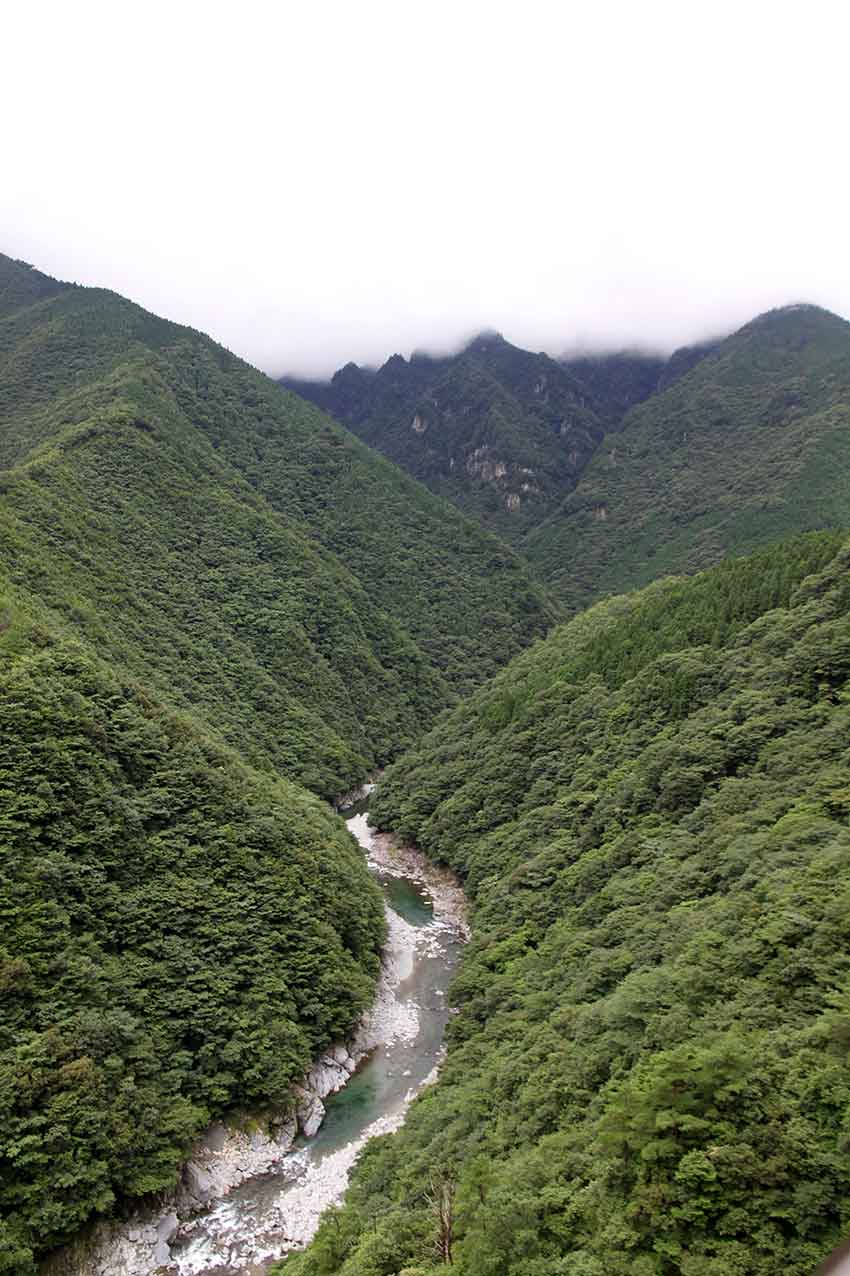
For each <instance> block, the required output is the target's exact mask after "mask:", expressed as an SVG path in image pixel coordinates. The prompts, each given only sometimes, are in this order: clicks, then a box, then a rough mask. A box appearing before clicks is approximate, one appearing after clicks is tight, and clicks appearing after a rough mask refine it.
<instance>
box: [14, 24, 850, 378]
mask: <svg viewBox="0 0 850 1276" xmlns="http://www.w3.org/2000/svg"><path fill="white" fill-rule="evenodd" d="M847 35H848V31H847V23H846V20H845V17H844V13H843V6H841V5H839V4H833V3H817V2H815V3H810V4H808V5H807V6H799V5H790V4H783V3H761V2H752V0H751V2H750V3H743V4H742V3H740V0H738V3H736V4H731V3H723V2H718V3H715V4H714V5H711V6H708V7H706V6H697V5H687V4H681V3H676V4H672V3H671V4H668V3H657V2H656V3H652V2H651V0H650V2H648V3H645V4H642V5H637V4H632V3H612V2H611V0H608V3H595V4H593V5H590V4H577V3H570V2H568V0H563V2H562V3H542V2H540V0H526V2H525V3H523V4H521V5H517V4H516V3H513V4H510V5H508V4H505V3H487V4H484V3H477V2H469V0H467V2H466V3H464V2H463V0H455V3H445V2H444V0H432V3H430V4H429V5H420V4H413V3H410V2H408V0H395V2H394V3H384V2H383V0H381V2H371V3H370V2H369V0H362V2H361V3H360V4H357V5H354V4H350V3H345V4H342V3H328V2H327V0H326V2H325V3H324V4H322V5H312V6H306V5H301V4H295V3H292V2H291V0H289V2H284V3H280V4H276V5H270V4H268V5H267V4H259V3H256V2H255V0H243V3H242V4H239V5H234V4H228V5H223V4H222V5H215V4H208V3H204V4H200V3H195V2H194V0H183V2H182V3H180V4H174V3H173V0H172V3H169V4H164V3H161V2H159V0H155V2H153V3H149V4H147V5H145V6H130V5H120V4H118V5H116V4H114V3H110V4H105V3H92V2H88V3H87V2H86V0H83V2H82V3H78V4H77V5H73V6H70V5H66V4H58V3H57V4H46V5H45V4H42V5H40V6H23V5H15V6H9V9H8V10H7V12H6V14H5V31H4V45H5V46H6V47H5V56H4V76H3V82H2V87H0V95H2V97H3V99H4V101H3V102H2V106H3V118H4V122H5V125H6V127H5V129H4V165H3V182H2V188H1V189H0V248H2V250H3V251H6V252H8V253H11V254H12V255H15V256H22V257H25V258H26V259H27V260H31V261H33V262H35V264H37V265H39V266H40V267H41V268H43V269H46V270H48V271H49V272H51V273H54V274H57V275H59V276H61V277H64V278H73V279H76V280H78V281H80V282H84V283H93V284H94V283H98V284H103V285H105V286H108V287H112V288H115V289H116V290H118V291H120V292H122V293H124V294H126V295H128V296H131V297H133V298H134V299H135V300H137V301H140V302H141V303H142V304H144V305H146V306H148V307H149V308H150V309H153V310H155V311H157V312H159V313H162V314H166V315H168V316H170V317H172V318H175V319H178V320H181V321H183V322H186V323H191V324H193V325H194V326H196V327H199V328H202V329H204V330H206V331H208V332H210V333H212V334H213V335H214V336H216V337H217V338H218V339H219V340H221V341H223V342H224V343H225V344H226V345H228V346H230V347H231V348H232V349H234V350H236V351H238V352H239V353H240V354H244V355H245V356H246V357H247V358H249V359H251V360H252V361H253V362H255V363H258V364H259V365H260V366H262V367H264V368H266V369H268V370H269V371H272V372H277V371H282V370H284V369H290V370H298V371H303V372H329V371H331V370H332V369H333V368H334V367H336V366H337V365H338V364H339V363H341V362H343V361H345V360H347V359H349V358H354V359H357V360H360V361H369V360H372V361H374V360H379V359H382V358H384V357H386V355H387V354H389V353H391V352H392V351H393V350H401V351H404V352H406V351H408V350H409V349H410V348H412V347H414V346H423V345H424V346H427V345H441V344H442V345H446V344H450V343H452V342H453V341H456V340H458V339H459V338H461V337H462V336H463V335H465V334H467V333H469V332H471V331H473V330H475V329H477V328H480V327H482V326H492V327H497V328H499V329H501V330H502V331H503V332H504V333H505V335H506V336H508V337H509V338H510V339H512V340H515V341H517V342H518V343H520V344H526V345H531V346H534V347H539V348H547V349H551V350H554V351H558V350H560V349H563V348H564V347H566V346H568V345H570V344H573V343H574V342H576V341H581V342H584V343H590V344H598V343H601V344H605V345H612V344H613V345H617V344H623V343H625V344H629V343H634V342H641V343H643V344H649V345H661V346H668V347H669V346H672V345H675V344H679V343H681V342H683V341H687V340H691V339H693V338H695V337H697V336H700V335H703V334H705V333H707V332H713V331H716V330H718V329H728V328H730V327H732V326H734V325H735V324H737V323H739V322H743V321H744V320H746V319H747V318H749V317H750V316H751V315H752V314H754V313H755V312H757V311H759V310H761V309H764V308H766V307H767V306H770V305H774V304H781V303H783V302H785V301H791V300H796V299H800V298H804V299H807V300H813V301H817V302H819V303H821V304H823V305H826V306H829V307H831V308H832V309H835V310H838V311H839V312H841V313H844V314H850V253H848V251H847V248H846V221H847V203H848V201H847V196H848V176H847V165H846V138H845V134H846V117H847V109H846V100H845V99H846V94H845V89H844V86H845V83H846V72H845V67H844V65H843V63H844V60H845V55H844V50H845V49H846V37H847Z"/></svg>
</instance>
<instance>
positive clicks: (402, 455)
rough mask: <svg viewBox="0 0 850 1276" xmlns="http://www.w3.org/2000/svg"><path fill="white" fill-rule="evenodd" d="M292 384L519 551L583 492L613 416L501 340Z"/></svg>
mask: <svg viewBox="0 0 850 1276" xmlns="http://www.w3.org/2000/svg"><path fill="white" fill-rule="evenodd" d="M626 362H628V360H626ZM656 377H657V374H656ZM283 383H284V384H285V385H288V386H290V387H291V388H292V389H293V390H295V391H297V393H299V394H302V395H304V396H305V397H306V398H309V399H311V400H313V401H314V402H315V403H317V404H318V405H319V406H320V407H322V408H324V409H326V410H327V411H329V412H331V413H333V415H334V416H336V417H337V418H338V419H339V420H340V421H342V422H343V423H344V424H345V425H347V426H348V428H349V429H351V430H353V431H354V432H355V433H356V434H357V435H359V437H360V438H361V439H363V440H364V441H365V442H366V443H368V444H369V445H370V446H371V447H374V448H377V449H378V450H379V451H380V452H383V453H384V454H385V455H386V456H388V457H390V458H391V460H393V461H395V462H396V464H398V465H400V466H402V467H403V468H404V469H406V470H407V471H408V472H409V473H410V474H412V475H413V476H414V477H415V478H417V479H419V480H420V481H421V482H423V483H425V484H427V486H428V487H430V488H431V490H432V491H434V492H437V493H438V494H439V495H440V496H443V497H445V498H446V499H447V500H449V501H451V502H452V503H453V504H454V505H456V506H457V507H458V508H459V509H461V510H463V511H464V513H466V514H469V515H472V516H473V517H474V518H476V519H477V520H478V521H480V522H481V523H482V524H483V525H484V526H485V527H488V528H490V529H491V530H493V531H495V532H496V533H497V534H498V535H499V536H503V537H505V539H506V540H508V541H510V542H511V544H513V545H519V544H520V542H521V539H522V537H523V535H524V533H525V532H527V531H528V529H529V528H530V527H532V526H534V525H535V524H536V523H538V522H540V520H541V519H543V518H545V517H546V515H547V514H548V513H549V512H550V511H552V510H553V509H555V508H556V507H557V505H558V503H559V501H560V500H561V498H562V497H563V495H564V493H565V492H568V491H569V490H570V489H571V488H572V487H573V486H574V484H575V482H576V479H577V477H578V475H579V474H580V473H581V471H582V469H583V468H584V466H585V465H586V464H587V462H588V460H589V459H590V457H591V455H592V454H593V451H594V449H595V448H596V447H597V446H598V444H599V442H600V441H601V439H602V435H603V432H604V428H605V424H607V419H608V415H609V412H610V411H611V410H612V409H611V405H610V404H609V403H608V402H607V401H606V403H605V405H604V407H603V406H601V405H598V404H597V403H596V400H595V398H594V396H593V395H592V394H591V393H590V392H589V391H588V388H587V384H586V383H585V382H584V381H583V380H581V379H579V378H578V377H577V376H575V375H573V369H572V368H571V367H570V368H567V367H564V366H562V365H561V364H559V363H558V362H556V360H554V359H550V358H549V357H548V355H545V354H531V353H529V352H527V351H525V350H520V349H518V347H516V346H513V345H511V344H510V343H509V342H507V341H505V340H504V338H502V337H501V336H499V335H498V334H497V333H482V334H481V335H480V336H479V337H477V338H476V339H475V340H474V341H472V342H471V343H470V344H469V345H468V346H467V347H466V348H465V349H464V350H462V351H461V352H460V353H459V354H456V355H450V356H447V357H445V358H435V357H431V356H429V355H422V354H414V355H413V356H412V358H411V359H410V361H409V362H408V361H406V360H405V359H403V358H402V357H401V355H393V357H392V358H391V359H389V360H388V361H387V363H385V364H384V366H383V367H382V368H380V369H379V370H378V371H376V372H372V371H369V370H365V369H361V368H358V367H357V366H356V365H355V364H348V365H347V366H346V367H345V368H342V369H340V371H339V372H337V373H336V375H335V376H334V377H333V379H332V380H331V381H330V383H322V382H309V381H298V380H295V379H292V378H285V379H284V382H283Z"/></svg>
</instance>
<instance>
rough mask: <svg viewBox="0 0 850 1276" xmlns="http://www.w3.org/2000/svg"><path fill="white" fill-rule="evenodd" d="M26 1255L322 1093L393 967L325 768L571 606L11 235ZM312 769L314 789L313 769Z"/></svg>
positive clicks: (485, 541) (491, 545) (0, 1073)
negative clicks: (320, 1065) (329, 801)
mask: <svg viewBox="0 0 850 1276" xmlns="http://www.w3.org/2000/svg"><path fill="white" fill-rule="evenodd" d="M0 467H1V468H0V562H2V572H3V575H2V579H0V599H2V601H0V787H2V789H3V796H2V801H0V915H2V918H3V925H2V927H0V989H2V997H0V1271H8V1272H10V1273H15V1274H16V1276H19V1274H21V1273H27V1272H30V1271H32V1269H33V1261H34V1256H36V1257H37V1256H38V1255H39V1254H41V1253H42V1252H43V1251H44V1250H45V1249H46V1248H48V1247H50V1246H52V1245H55V1244H57V1243H60V1242H62V1241H63V1240H65V1239H67V1238H68V1237H69V1236H71V1235H72V1234H73V1233H74V1231H75V1229H77V1228H79V1227H80V1226H81V1225H82V1224H83V1223H84V1222H85V1221H86V1220H87V1219H88V1218H90V1217H91V1216H92V1215H93V1214H103V1213H108V1212H110V1211H111V1210H113V1209H114V1208H115V1207H116V1203H118V1202H120V1201H121V1200H122V1199H123V1198H125V1197H127V1196H136V1195H139V1194H144V1193H148V1192H152V1191H155V1190H157V1189H160V1188H162V1187H164V1186H166V1185H169V1184H171V1183H173V1182H174V1180H175V1177H176V1173H177V1167H178V1164H179V1162H180V1159H181V1157H182V1156H183V1155H185V1152H186V1150H187V1147H188V1145H189V1142H190V1140H191V1139H192V1137H193V1136H195V1135H196V1134H197V1133H198V1132H199V1130H200V1129H201V1128H202V1127H203V1125H204V1124H205V1123H206V1121H207V1120H208V1119H209V1118H210V1117H211V1116H212V1115H218V1114H222V1113H224V1112H226V1111H228V1110H230V1109H232V1108H233V1107H234V1106H237V1105H250V1106H251V1107H256V1105H258V1104H274V1105H277V1106H281V1105H283V1106H285V1105H286V1104H287V1103H288V1094H289V1087H290V1084H291V1083H292V1081H293V1080H295V1079H297V1078H299V1077H300V1076H301V1075H303V1073H304V1071H305V1070H306V1068H307V1067H308V1065H309V1063H310V1062H311V1060H312V1059H313V1058H314V1057H315V1055H316V1054H317V1053H318V1052H319V1051H320V1050H321V1049H322V1048H323V1047H324V1046H325V1045H327V1043H328V1042H329V1041H331V1040H333V1039H338V1038H339V1037H340V1036H342V1035H344V1033H345V1032H346V1031H348V1029H349V1028H350V1027H351V1025H352V1024H353V1022H354V1020H355V1019H356V1017H357V1015H358V1013H359V1012H360V1011H361V1010H362V1008H363V1007H364V1006H365V1005H366V1004H367V1002H368V1000H369V999H370V997H371V994H372V991H373V986H374V978H375V974H376V969H377V957H376V954H377V950H378V947H379V944H380V941H381V938H382V935H383V912H382V907H381V902H380V895H379V892H378V891H377V889H376V888H375V887H374V885H373V883H372V880H371V878H370V876H369V873H368V870H367V867H366V865H365V862H364V861H363V858H362V856H361V855H360V854H359V853H358V852H357V851H356V848H355V847H354V845H353V843H352V841H351V839H350V837H349V835H348V834H347V833H346V831H345V830H344V827H343V825H342V823H341V822H340V821H339V820H338V819H337V818H336V817H335V816H333V815H332V814H331V812H330V810H329V809H328V808H326V807H324V806H323V805H322V803H320V802H319V800H318V799H317V798H316V797H313V796H311V795H310V794H309V793H308V792H307V791H306V789H311V790H312V791H313V792H314V793H316V794H319V795H322V796H324V797H327V796H330V795H332V794H334V793H336V792H339V791H340V790H341V789H344V788H346V787H348V786H349V785H350V784H351V783H352V782H354V781H359V780H360V779H362V777H363V775H364V774H365V773H366V772H367V771H368V770H369V768H370V767H372V766H373V765H375V764H376V763H380V762H382V761H383V760H385V759H386V758H387V757H388V756H390V755H392V753H393V752H395V751H398V750H399V749H400V748H401V746H402V745H403V744H404V743H406V742H408V741H410V740H411V739H412V738H414V737H415V736H416V735H417V734H418V733H419V732H420V731H421V728H422V725H423V724H425V723H427V722H429V721H430V720H431V719H433V718H434V716H435V715H436V714H437V713H438V712H439V710H440V709H441V708H442V707H443V706H445V705H446V704H449V703H451V702H452V700H453V699H455V698H456V697H457V695H458V693H459V692H460V691H463V690H465V689H468V688H469V687H471V686H473V685H475V684H476V683H478V682H480V681H481V680H482V679H483V678H484V677H486V676H487V675H488V674H489V673H491V672H492V671H493V670H495V669H496V668H497V667H498V665H499V664H500V663H504V661H505V660H506V659H507V658H508V657H509V656H510V655H511V654H512V653H513V652H515V651H516V650H518V649H519V648H520V647H521V646H523V645H525V644H526V643H528V642H529V641H530V640H531V638H533V637H534V636H535V635H536V634H539V633H541V632H542V631H543V630H544V629H545V628H546V627H547V625H548V623H549V621H550V619H551V618H552V616H553V615H554V614H555V612H554V610H553V608H552V607H551V605H550V604H549V603H548V602H547V600H546V598H545V596H544V595H543V593H542V591H541V590H540V589H538V588H537V587H536V586H535V585H534V584H533V583H532V582H531V580H530V578H529V576H528V574H527V572H526V570H525V568H524V567H523V566H522V565H521V564H520V562H519V560H518V559H517V558H516V557H515V556H514V555H513V554H512V553H511V552H510V551H509V550H508V549H507V548H506V547H505V546H504V545H502V544H501V543H500V542H499V541H497V540H496V539H495V538H493V537H491V536H489V535H488V534H487V533H485V532H483V531H482V530H481V529H480V528H478V527H476V526H475V525H474V524H471V523H469V522H467V521H466V520H465V519H463V518H462V517H461V515H460V514H458V513H457V511H455V510H453V509H451V508H450V507H448V506H446V505H445V504H444V503H443V502H442V501H440V500H439V499H437V498H436V497H434V496H433V495H431V494H430V493H428V492H427V491H425V490H424V489H420V488H419V487H418V485H417V484H415V483H414V482H413V481H412V480H411V479H409V478H408V477H407V476H405V475H402V474H401V473H400V472H398V471H397V470H396V469H395V468H394V467H393V466H392V465H390V464H389V463H388V462H387V461H385V460H384V459H382V458H379V457H373V456H372V455H371V454H370V453H369V451H368V449H366V448H365V447H364V446H363V444H361V443H360V442H359V441H358V440H356V439H354V438H353V437H351V436H349V435H348V434H346V433H345V431H343V430H342V429H340V428H339V427H337V426H335V425H333V424H332V423H331V422H330V421H329V420H328V419H327V418H325V417H323V416H322V414H321V413H320V412H318V411H317V410H316V409H315V408H314V407H312V406H311V405H308V404H306V403H302V402H300V401H298V400H297V399H296V398H295V397H294V396H292V395H290V394H288V393H286V392H285V391H283V390H281V389H280V387H278V386H277V385H275V383H274V382H272V381H270V380H268V379H267V378H265V377H263V376H262V375H261V374H260V373H258V372H255V371H254V370H253V369H251V368H248V367H247V366H246V365H245V364H243V363H242V362H241V361H239V360H238V359H236V358H234V357H233V356H232V355H230V354H228V353H227V352H226V351H224V350H222V349H221V348H220V347H218V346H216V345H215V344H214V343H213V342H211V341H210V340H209V339H207V338H206V337H203V336H202V335H201V334H198V333H194V332H192V331H190V330H188V329H185V328H180V327H178V326H177V325H174V324H171V323H167V322H165V321H163V320H161V319H158V318H157V317H156V316H154V315H150V314H147V313H146V312H145V311H143V310H141V309H140V308H139V307H137V306H134V305H132V304H131V303H130V302H127V301H125V300H123V299H122V298H120V297H117V296H115V295H114V294H112V293H108V292H103V291H99V290H94V289H84V288H77V287H70V286H65V285H61V284H58V283H56V282H55V281H53V280H50V279H48V278H47V277H46V276H43V275H40V274H39V273H38V272H37V271H33V270H32V269H31V268H29V267H27V266H26V265H24V264H23V263H16V262H12V261H10V260H9V259H8V258H2V257H0ZM302 785H303V786H306V788H302V787H300V786H302Z"/></svg>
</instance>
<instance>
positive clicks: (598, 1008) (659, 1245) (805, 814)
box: [285, 533, 850, 1276]
mask: <svg viewBox="0 0 850 1276" xmlns="http://www.w3.org/2000/svg"><path fill="white" fill-rule="evenodd" d="M801 582H802V583H801ZM849 676H850V544H843V545H842V544H841V538H840V537H839V536H837V535H836V534H834V533H820V534H812V535H809V536H807V537H798V538H796V539H792V540H790V541H786V542H784V543H782V544H780V545H777V546H775V547H771V548H768V549H765V550H762V551H759V552H758V553H757V554H755V555H754V556H752V557H751V558H750V559H744V560H740V561H735V560H733V561H729V562H726V563H724V564H722V565H721V566H719V567H717V568H715V569H713V570H711V571H709V572H707V573H705V574H703V575H700V576H697V577H695V578H693V579H688V580H680V579H673V580H664V581H661V582H658V583H656V584H653V585H651V586H650V587H648V588H647V589H645V590H644V591H643V592H641V593H636V594H631V595H627V596H624V597H617V598H613V599H610V600H607V601H605V602H602V603H599V604H598V605H597V606H596V607H594V608H592V609H591V610H590V611H588V612H586V613H583V614H582V615H580V616H578V617H576V618H575V619H574V620H573V621H571V622H570V623H569V624H567V625H565V626H563V627H562V628H559V629H558V630H556V631H555V632H554V633H553V634H552V635H551V636H550V637H549V638H548V639H547V640H545V641H544V642H542V643H539V644H537V645H536V646H535V647H534V648H532V649H531V650H530V651H529V652H527V653H525V654H523V655H522V656H520V657H518V658H517V659H516V660H515V661H513V662H512V663H511V665H510V666H509V667H508V668H507V669H506V670H505V671H503V672H502V673H501V674H500V675H498V676H497V677H496V678H495V679H494V680H493V682H492V683H490V684H488V685H487V686H486V687H484V688H482V689H481V690H480V691H478V692H477V693H475V694H474V695H473V696H472V697H471V699H469V700H468V701H466V702H465V703H464V704H462V705H460V706H458V707H457V708H456V709H455V710H453V711H452V712H451V713H449V714H447V715H446V716H445V717H444V718H443V719H442V720H441V722H440V723H439V724H438V725H437V727H435V729H434V730H433V731H432V732H431V733H430V734H429V735H428V736H427V737H426V738H425V739H424V741H423V743H422V744H421V745H420V746H419V747H418V748H416V749H414V750H413V751H412V752H411V753H409V754H408V755H407V756H406V757H405V758H403V759H401V760H400V761H399V762H398V763H397V764H396V765H395V766H393V767H391V768H390V769H389V770H388V771H387V773H386V776H385V778H384V780H383V781H382V783H381V785H380V787H379V790H378V793H377V795H376V799H375V802H374V805H373V812H374V818H376V819H377V820H378V821H379V823H380V824H381V825H383V826H386V827H391V828H393V829H397V830H400V831H401V832H402V833H404V834H405V835H407V836H409V837H411V838H414V839H416V841H417V842H418V843H419V845H420V846H422V847H423V848H425V849H426V850H427V851H428V852H429V853H430V854H431V855H432V856H433V857H435V858H436V859H437V860H439V861H443V862H446V863H448V864H451V865H453V866H454V867H455V868H456V869H457V870H458V871H459V872H460V873H461V874H462V875H463V877H464V878H465V881H466V885H467V890H468V892H469V894H470V896H471V898H472V901H473V918H472V921H473V939H472V942H471V944H470V946H469V949H468V950H467V953H466V956H465V957H464V961H463V964H462V967H461V973H460V975H459V977H458V979H457V982H456V985H455V988H454V993H453V996H454V1000H455V1003H456V1004H457V1005H458V1006H459V1014H458V1016H457V1018H456V1019H455V1020H453V1023H452V1027H451V1030H450V1038H449V1053H448V1057H447V1059H446V1062H445V1064H444V1066H443V1069H442V1072H441V1076H440V1080H439V1082H438V1083H437V1085H436V1086H435V1087H433V1089H431V1090H430V1091H428V1092H426V1093H425V1095H424V1096H423V1097H422V1098H420V1099H419V1100H417V1102H416V1103H415V1104H414V1105H413V1108H412V1111H411V1113H410V1115H409V1117H408V1121H407V1124H406V1125H405V1128H404V1130H403V1131H402V1132H401V1133H400V1134H398V1135H396V1136H394V1137H392V1138H391V1139H384V1140H376V1141H375V1142H373V1143H372V1144H370V1145H369V1147H368V1148H367V1150H366V1151H365V1153H364V1155H363V1157H362V1160H361V1164H360V1168H359V1170H358V1172H357V1175H356V1177H355V1181H354V1183H353V1185H352V1188H351V1189H350V1190H349V1194H348V1198H347V1203H346V1205H345V1207H344V1208H343V1209H342V1210H341V1211H339V1212H336V1213H335V1214H333V1215H331V1216H330V1217H329V1218H328V1219H327V1221H326V1222H325V1223H324V1224H323V1226H322V1228H321V1230H320V1232H319V1235H318V1237H317V1240H316V1241H315V1243H314V1244H313V1245H312V1246H311V1247H310V1249H308V1250H307V1251H306V1253H305V1254H304V1255H301V1256H297V1257H294V1258H291V1259H290V1260H289V1261H288V1262H287V1263H286V1265H285V1271H286V1273H287V1276H330V1274H331V1273H338V1274H339V1276H385V1274H386V1273H390V1272H393V1273H397V1272H402V1271H403V1272H404V1273H405V1276H426V1274H429V1276H430V1274H432V1273H433V1274H434V1276H436V1272H438V1271H443V1270H445V1268H444V1266H443V1263H444V1262H445V1260H446V1257H447V1255H450V1257H451V1260H452V1262H453V1270H454V1271H455V1272H457V1273H458V1276H557V1274H558V1273H562V1274H563V1276H650V1274H652V1276H709V1274H710V1276H745V1274H746V1276H776V1273H777V1272H786V1273H788V1274H789V1276H810V1274H811V1272H812V1271H813V1270H814V1268H815V1267H816V1266H817V1264H818V1262H819V1261H820V1260H821V1259H822V1258H823V1257H824V1256H825V1255H826V1254H827V1253H828V1252H829V1251H830V1249H831V1248H832V1247H833V1246H834V1245H835V1244H836V1243H837V1242H838V1241H839V1239H842V1238H843V1236H845V1235H846V1233H847V1230H848V1227H850V1162H848V1159H847V1116H848V1111H850V1056H848V1043H850V867H849V866H850V855H848V852H850V828H848V822H850V789H848V784H847V777H848V765H850V753H849V752H848V741H850V699H848V677H849Z"/></svg>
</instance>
